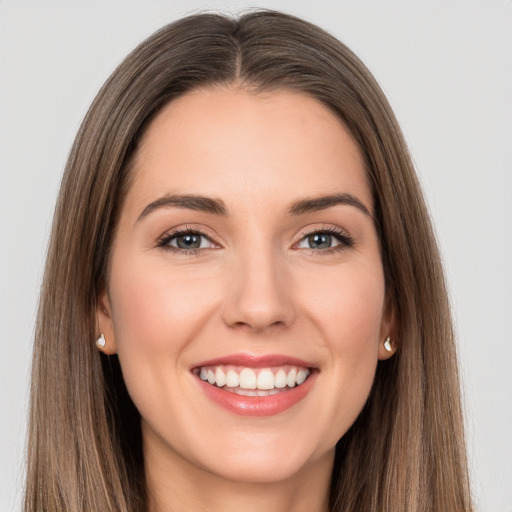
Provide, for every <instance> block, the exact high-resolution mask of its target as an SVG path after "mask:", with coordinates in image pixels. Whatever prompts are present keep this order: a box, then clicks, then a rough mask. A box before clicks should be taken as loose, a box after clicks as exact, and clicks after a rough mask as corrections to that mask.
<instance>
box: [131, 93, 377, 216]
mask: <svg viewBox="0 0 512 512" xmlns="http://www.w3.org/2000/svg"><path fill="white" fill-rule="evenodd" d="M134 163H135V165H134V172H135V175H134V177H133V180H132V187H131V190H130V192H129V196H130V195H132V196H133V195H136V196H137V197H138V199H140V200H141V201H144V200H146V201H150V200H154V199H155V196H158V195H162V194H170V193H173V194H174V193H188V194H190V193H192V194H200V195H210V196H211V195H214V196H216V197H221V198H223V199H224V200H225V201H227V202H228V203H229V202H230V201H233V202H236V201H237V200H238V201H252V202H253V203H254V202H256V203H259V202H263V200H264V199H265V198H266V197H267V198H268V196H269V193H270V191H271V190H272V191H276V190H277V191H279V195H278V197H275V196H276V194H272V199H273V200H274V201H275V200H276V199H279V200H282V201H286V200H287V199H289V200H290V201H291V200H294V199H296V198H297V197H300V196H305V195H307V196H312V195H323V194H327V193H332V192H333V190H334V191H336V192H348V193H354V194H356V195H358V196H359V197H360V198H361V199H362V200H363V201H364V202H365V203H366V205H367V206H368V208H369V209H370V210H371V207H372V205H371V194H370V191H369V188H368V185H367V182H366V173H365V169H364V164H363V159H362V157H361V152H360V150H359V147H358V146H357V144H356V143H355V142H354V140H353V138H352V136H351V134H350V133H349V131H348V130H347V129H346V127H345V126H344V124H343V123H342V122H341V120H340V119H339V118H338V117H337V116H336V115H335V114H334V113H333V112H332V111H331V110H330V109H329V108H327V107H326V106H325V105H323V104H322V103H321V102H319V101H318V100H316V99H314V98H311V97H309V96H307V95H305V94H301V93H296V92H291V91H287V90H276V91H272V92H266V93H257V94H255V93H251V92H248V91H247V90H245V89H240V88H234V87H215V88H203V89H196V90H193V91H192V92H189V93H187V94H185V95H183V96H181V97H179V98H177V99H176V100H173V101H172V102H170V103H169V104H167V105H166V106H165V107H164V108H163V109H162V110H161V111H160V112H159V113H158V114H157V116H156V117H155V119H154V120H153V121H152V122H151V123H150V125H149V126H148V129H147V130H146V132H145V134H144V136H143V138H142V140H141V143H140V144H139V149H138V152H137V154H136V157H135V162H134Z"/></svg>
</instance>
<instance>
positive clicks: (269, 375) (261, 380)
mask: <svg viewBox="0 0 512 512" xmlns="http://www.w3.org/2000/svg"><path fill="white" fill-rule="evenodd" d="M193 373H194V374H195V375H197V376H198V377H199V378H200V379H201V380H202V381H204V382H207V383H208V384H210V385H212V386H215V387H217V388H220V389H222V390H224V391H229V392H230V393H235V394H237V395H241V396H272V395H277V394H278V393H283V392H285V391H290V390H291V389H293V388H295V387H297V386H300V385H302V384H303V383H304V382H305V381H306V379H307V378H308V377H309V376H310V375H311V370H310V369H309V368H305V367H302V366H295V365H284V366H277V367H267V368H250V367H247V366H245V367H244V366H233V365H215V366H201V367H199V368H195V369H194V370H193Z"/></svg>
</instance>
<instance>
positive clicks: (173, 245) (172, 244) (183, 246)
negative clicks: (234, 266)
mask: <svg viewBox="0 0 512 512" xmlns="http://www.w3.org/2000/svg"><path fill="white" fill-rule="evenodd" d="M158 246H159V247H164V248H168V249H172V250H175V251H183V252H194V251H197V250H200V249H211V248H215V247H217V245H216V244H214V243H213V242H212V241H211V240H210V238H208V237H207V236H206V235H205V234H203V233H201V232H199V231H194V230H188V229H187V230H183V231H174V232H172V233H169V234H166V235H164V236H163V237H162V239H161V240H160V241H159V242H158Z"/></svg>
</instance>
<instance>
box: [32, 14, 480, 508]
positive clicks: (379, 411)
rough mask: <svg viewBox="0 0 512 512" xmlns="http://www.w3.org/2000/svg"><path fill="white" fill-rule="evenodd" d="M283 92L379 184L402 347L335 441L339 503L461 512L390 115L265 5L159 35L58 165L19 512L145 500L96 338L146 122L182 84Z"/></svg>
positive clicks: (419, 217)
mask: <svg viewBox="0 0 512 512" xmlns="http://www.w3.org/2000/svg"><path fill="white" fill-rule="evenodd" d="M235 82H236V83H238V84H241V85H242V86H243V87H245V88H247V89H249V90H251V91H254V92H259V91H264V90H272V89H276V88H279V89H288V90H293V91H299V92H301V93H303V94H307V95H310V96H312V97H314V98H316V99H318V100H320V101H321V102H323V103H324V104H325V105H327V106H328V107H329V108H330V109H332V110H333V111H334V112H335V113H336V114H337V115H338V116H339V118H340V119H341V120H342V121H343V122H344V123H345V125H346V126H347V127H348V129H349V130H350V132H351V133H352V135H353V137H354V139H355V140H356V142H357V143H358V144H359V146H360V148H361V150H362V153H363V155H364V158H365V162H366V169H367V176H368V181H369V184H370V187H371V190H372V192H373V199H374V205H375V219H376V225H377V230H378V234H379V238H380V243H381V250H382V259H383V265H384V272H385V277H386V285H387V293H388V296H389V298H390V300H391V301H392V304H393V307H394V310H395V314H396V317H397V319H398V325H399V327H398V332H397V342H398V344H399V349H398V351H397V353H396V354H395V355H394V357H393V358H391V359H390V360H388V361H381V362H379V365H378V368H377V373H376V378H375V382H374V385H373V389H372V392H371V394H370V397H369V399H368V402H367V404H366V406H365V408H364V410H363V412H362V413H361V414H360V416H359V417H358V419H357V420H356V422H355V424H354V425H353V426H352V427H351V428H350V430H349V431H348V433H347V434H346V435H345V436H344V437H343V438H342V439H341V440H340V441H339V442H338V445H337V447H336V457H335V466H334V470H333V476H332V485H331V501H330V503H331V509H332V510H333V511H352V512H361V511H373V512H383V511H390V510H391V511H394V512H398V511H407V512H426V511H441V510H445V511H450V512H456V511H470V510H472V506H471V499H470V495H469V485H468V476H467V468H466V460H465V446H464V434H463V424H462V414H461V405H460V398H459V381H458V374H457V363H456V354H455V345H454V340H453V332H452V324H451V319H450V311H449V303H448V299H447V292H446V285H445V281H444V277H443V272H442V268H441V263H440V258H439V253H438V249H437V245H436V241H435V237H434V235H433V231H432V227H431V223H430V219H429V216H428V213H427V209H426V207H425V203H424V200H423V197H422V193H421V190H420V187H419V185H418V182H417V178H416V175H415V172H414V169H413V166H412V163H411V159H410V157H409V154H408V151H407V147H406V145H405V143H404V139H403V137H402V134H401V131H400V128H399V126H398V123H397V121H396V119H395V117H394V115H393V113H392V111H391V108H390V106H389V104H388V102H387V101H386V99H385V97H384V95H383V93H382V91H381V89H380V88H379V86H378V85H377V83H376V81H375V79H374V78H373V77H372V75H371V74H370V72H369V71H368V70H367V69H366V67H365V66H364V65H363V64H362V63H361V62H360V61H359V59H358V58H357V57H356V56H355V55H354V54H353V53H352V52H351V51H350V50H349V49H348V48H347V47H346V46H344V45H343V44H342V43H340V42H339V41H338V40H337V39H335V38H334V37H332V36H330V35H329V34H327V33H326V32H324V31H323V30H321V29H319V28H318V27H316V26H314V25H311V24H310V23H307V22H305V21H303V20H300V19H297V18H294V17H292V16H288V15H285V14H281V13H277V12H273V11H256V12H252V13H248V14H245V15H243V16H241V17H240V18H232V17H228V16H222V15H217V14H200V15H195V16H191V17H188V18H184V19H182V20H179V21H177V22H175V23H172V24H170V25H168V26H166V27H164V28H163V29H161V30H160V31H158V32H156V33H155V34H154V35H153V36H151V37H150V38H149V39H148V40H146V41H145V42H144V43H142V44H141V45H140V46H139V47H138V48H136V49H135V50H134V51H133V52H132V53H131V54H130V55H129V56H128V57H127V58H126V59H125V60H124V61H123V62H122V63H121V65H120V66H119V67H118V68H117V69H116V70H115V71H114V73H113V74H112V76H111V77H110V78H109V79H108V81H107V82H106V83H105V85H104V86H103V88H102V89H101V90H100V92H99V94H98V95H97V97H96V99H95V100H94V102H93V104H92V106H91V108H90V110H89V112H88V113H87V116H86V117H85V120H84V121H83V124H82V126H81V128H80V130H79V133H78V135H77V138H76V140H75V143H74V145H73V148H72V151H71V153H70V156H69V160H68V163H67V166H66V170H65V173H64V177H63V181H62V186H61V190H60V195H59V199H58V203H57V207H56V211H55V217H54V223H53V230H52V234H51V240H50V246H49V252H48V258H47V262H46V270H45V275H44V281H43V285H42V291H41V298H40V305H39V315H38V320H37V329H36V337H35V349H34V360H33V369H32V372H33V373H32V388H31V412H30V427H29V440H28V476H27V484H26V485H27V487H26V497H25V511H26V512H34V511H43V510H44V511H62V512H64V511H65V512H75V511H83V512H85V511H91V510H97V511H101V512H114V511H115V512H133V511H140V512H142V511H145V510H147V496H146V491H145V479H144V467H143V461H142V448H141V434H140V418H139V415H138V412H137V411H136V409H135V407H134V405H133V403H132V402H131V400H130V398H129V396H128V394H127V391H126V388H125V386H124V383H123V379H122V376H121V372H120V368H119V363H118V361H117V357H116V356H111V357H106V356H104V355H102V354H100V353H99V352H98V351H97V350H96V348H95V346H94V339H95V337H96V336H97V328H96V313H95V311H96V297H97V295H98V292H99V291H100V290H101V289H102V288H103V286H105V283H106V282H107V279H108V262H109V250H110V247H111V244H112V238H113V232H114V229H115V227H116V223H117V218H118V216H119V211H120V208H121V206H122V203H123V198H124V196H125V194H126V191H127V189H128V188H129V186H130V176H131V162H132V160H133V156H134V154H135V152H136V151H137V144H138V141H139V140H140V138H141V134H142V133H143V131H144V129H145V127H146V126H147V125H148V123H149V122H150V121H151V119H152V118H153V117H154V116H155V114H156V113H157V112H158V111H159V110H160V109H161V108H162V107H163V106H164V105H165V104H166V103H168V102H169V101H171V100H172V99H174V98H176V97H177V96H179V95H181V94H183V93H185V92H186V91H189V90H191V89H194V88H197V87H201V86H211V85H217V84H225V85H228V84H232V83H235Z"/></svg>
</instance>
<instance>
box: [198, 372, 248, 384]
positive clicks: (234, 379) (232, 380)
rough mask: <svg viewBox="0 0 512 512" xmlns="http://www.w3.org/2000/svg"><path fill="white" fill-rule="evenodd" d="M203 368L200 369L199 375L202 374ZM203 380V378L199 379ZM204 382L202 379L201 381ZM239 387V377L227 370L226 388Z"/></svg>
mask: <svg viewBox="0 0 512 512" xmlns="http://www.w3.org/2000/svg"><path fill="white" fill-rule="evenodd" d="M203 370H204V368H201V375H202V374H203ZM201 379H203V377H201ZM203 380H204V379H203ZM239 385H240V377H239V376H238V373H236V372H235V371H234V370H228V373H227V375H226V386H227V387H228V388H237V387H238V386H239Z"/></svg>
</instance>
